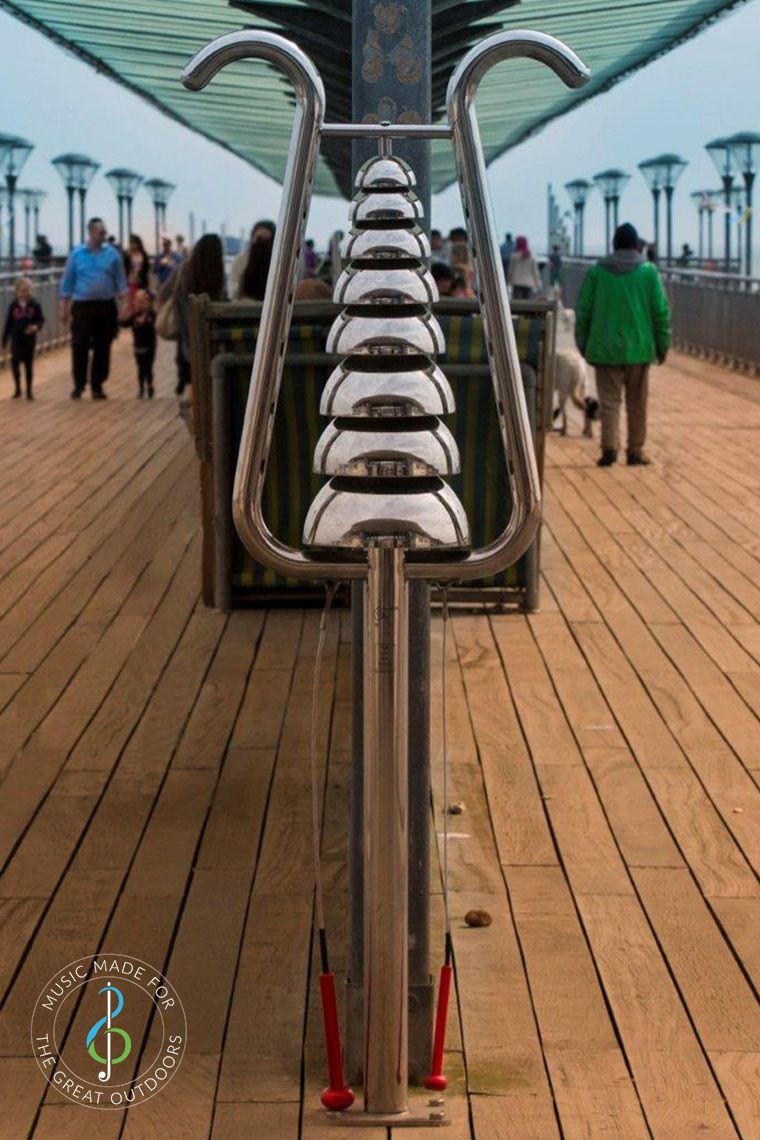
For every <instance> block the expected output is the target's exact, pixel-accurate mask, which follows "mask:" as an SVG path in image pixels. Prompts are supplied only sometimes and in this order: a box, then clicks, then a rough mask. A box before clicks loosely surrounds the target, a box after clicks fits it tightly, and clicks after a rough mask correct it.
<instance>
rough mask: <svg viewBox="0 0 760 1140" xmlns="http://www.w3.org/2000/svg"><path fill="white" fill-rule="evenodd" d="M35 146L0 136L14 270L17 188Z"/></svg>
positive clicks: (13, 138)
mask: <svg viewBox="0 0 760 1140" xmlns="http://www.w3.org/2000/svg"><path fill="white" fill-rule="evenodd" d="M33 150H34V144H33V143H30V142H27V141H26V139H20V138H18V137H17V136H16V135H0V171H1V172H2V173H3V174H5V186H6V189H7V191H8V197H7V205H8V261H9V264H10V268H11V269H13V267H14V263H15V260H16V186H17V184H18V176H19V174H20V173H21V170H22V167H23V165H24V163H25V162H26V160H27V158H28V157H29V155H30V154H31V153H32V151H33Z"/></svg>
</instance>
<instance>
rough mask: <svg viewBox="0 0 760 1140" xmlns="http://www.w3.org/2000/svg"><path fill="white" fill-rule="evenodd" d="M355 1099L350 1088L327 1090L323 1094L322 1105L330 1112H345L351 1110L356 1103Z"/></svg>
mask: <svg viewBox="0 0 760 1140" xmlns="http://www.w3.org/2000/svg"><path fill="white" fill-rule="evenodd" d="M354 1100H355V1097H354V1094H353V1091H352V1090H351V1089H349V1088H345V1089H330V1088H327V1089H325V1091H324V1092H323V1093H322V1104H323V1105H324V1106H325V1108H327V1109H329V1111H330V1112H344V1111H345V1109H347V1108H350V1107H351V1105H352V1104H353V1103H354Z"/></svg>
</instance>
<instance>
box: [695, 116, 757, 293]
mask: <svg viewBox="0 0 760 1140" xmlns="http://www.w3.org/2000/svg"><path fill="white" fill-rule="evenodd" d="M705 149H706V150H707V153H708V154H709V155H710V158H711V159H712V160H713V162H714V163H715V167H716V169H717V171H718V174H719V175H720V178H721V182H722V183H723V204H724V208H725V214H726V218H725V238H724V243H725V244H724V250H725V268H726V272H727V273H728V272H729V270H730V263H731V218H732V216H733V214H734V213H735V212H736V211H738V210H743V211H744V219H745V222H746V232H745V239H744V272H745V273H746V275H747V276H748V277H751V276H752V197H753V192H754V187H755V175H756V173H757V167H758V163H760V134H757V133H756V132H754V131H740V132H739V134H736V135H731V136H730V137H729V138H719V139H713V140H712V142H709V143H708V144H707V146H706V148H705ZM739 175H741V176H742V177H743V180H744V187H743V188H742V187H741V186H735V185H734V182H735V181H736V180H737V178H738V176H739ZM737 243H738V248H737V253H738V255H739V265H740V267H741V260H742V254H741V231H740V230H739V231H737Z"/></svg>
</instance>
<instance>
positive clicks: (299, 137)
mask: <svg viewBox="0 0 760 1140" xmlns="http://www.w3.org/2000/svg"><path fill="white" fill-rule="evenodd" d="M516 58H530V59H535V60H538V61H539V62H541V63H544V64H546V65H547V66H548V67H550V68H551V69H552V70H553V71H554V72H555V73H556V74H557V75H558V76H559V77H560V79H562V80H563V82H564V83H565V84H566V85H567V86H568V87H581V86H582V85H583V84H584V83H585V82H586V81H587V79H588V77H589V72H588V69H587V68H586V67H585V65H584V64H583V63H582V61H581V60H580V59H579V58H578V56H577V55H575V53H574V52H573V51H571V50H570V49H569V48H568V47H566V46H565V44H563V43H561V41H560V40H557V39H554V38H553V37H552V36H546V35H543V34H542V33H540V32H530V31H511V32H497V33H496V34H495V35H492V36H488V37H487V38H486V39H484V40H483V41H482V43H480V44H478V45H477V46H476V47H474V48H473V49H472V50H471V51H470V52H468V54H467V55H466V56H465V57H464V59H463V60H462V61H461V63H460V64H459V66H458V67H457V69H456V71H455V72H454V74H453V76H452V77H451V81H450V83H449V88H448V93H447V97H446V102H447V108H448V116H449V124H450V126H449V128H446V127H443V126H440V125H432V126H424V125H422V126H420V125H417V126H414V127H411V126H405V125H391V126H390V127H388V128H386V127H383V126H378V125H376V124H372V125H371V128H370V127H368V126H367V125H365V124H350V123H349V124H343V123H341V124H324V113H325V94H324V87H323V85H322V81H321V79H320V77H319V73H318V72H317V70H316V68H315V67H314V65H313V64H312V62H311V60H310V59H309V58H308V56H306V55H305V54H304V52H302V51H301V49H300V48H298V47H297V46H296V45H295V44H293V43H291V42H290V41H289V40H286V39H285V38H284V37H282V36H278V35H275V34H274V33H271V32H263V31H261V32H259V31H240V32H232V33H230V34H229V35H225V36H221V37H219V39H216V40H213V41H212V42H211V43H210V44H207V45H206V47H204V48H202V49H201V50H200V51H199V52H198V53H197V54H196V55H195V56H194V57H193V59H192V60H191V61H190V62H189V63H188V65H187V67H186V68H185V69H184V71H183V73H182V82H183V83H184V84H185V86H186V87H188V88H189V89H191V90H193V91H200V90H201V89H202V88H203V87H205V86H206V84H207V83H209V81H210V80H211V79H212V78H213V77H214V76H215V75H216V74H217V72H218V71H220V70H221V68H223V67H225V66H226V65H227V64H228V63H231V62H233V61H235V60H239V59H262V60H265V61H267V62H268V63H272V64H274V65H275V66H277V67H279V68H280V69H281V70H282V71H284V72H285V74H286V75H287V76H288V78H289V79H290V80H291V82H292V84H293V88H294V91H295V96H296V111H295V116H294V119H293V127H292V131H291V143H290V153H289V157H288V163H287V168H286V171H285V178H284V180H283V187H282V205H281V207H280V215H279V219H278V225H277V234H276V236H275V241H274V246H273V249H272V262H271V268H270V273H269V279H268V282H267V289H266V295H265V298H264V305H263V309H262V313H261V321H260V325H259V336H258V340H257V344H256V355H255V358H254V364H253V372H252V375H251V387H250V392H249V396H248V404H247V407H246V412H245V419H244V423H243V432H242V439H241V443H240V452H239V456H238V464H237V470H236V474H235V485H234V490H233V516H234V519H235V526H236V528H237V531H238V534H239V535H240V538H241V540H242V542H243V545H244V546H245V547H246V549H247V550H248V552H249V553H250V554H251V556H252V557H253V558H255V559H257V560H258V561H259V562H261V563H262V564H263V565H265V566H268V567H270V568H271V569H273V570H275V571H276V572H278V573H279V574H282V575H284V576H285V577H291V578H297V579H307V580H312V581H313V580H318V579H328V580H330V579H365V578H366V577H367V573H368V563H367V560H366V555H365V554H361V553H360V554H359V555H358V556H357V555H352V554H351V553H348V552H346V553H344V555H343V556H342V557H341V558H340V559H335V560H334V561H327V560H325V559H324V558H321V557H316V556H312V555H311V554H307V553H304V552H303V551H302V550H298V549H295V548H293V547H288V546H286V545H285V544H284V543H282V542H280V541H279V540H278V539H277V538H276V537H275V536H274V535H273V534H272V533H271V531H270V530H269V527H268V526H267V524H266V520H265V519H264V516H263V510H262V496H263V491H264V480H265V478H266V468H267V459H268V456H269V450H270V445H271V439H272V427H273V424H274V415H275V410H276V406H277V398H278V394H279V390H280V383H281V379H282V370H283V365H284V358H285V345H286V340H287V335H288V329H289V327H290V322H291V317H292V312H293V299H294V289H295V283H296V278H297V275H298V270H299V265H300V258H301V250H302V246H303V240H304V237H305V232H306V222H307V219H308V211H309V204H310V201H311V195H312V185H313V180H314V171H315V167H316V161H317V155H318V150H319V140H320V135H325V136H328V135H330V136H337V135H340V136H342V137H348V136H352V135H370V134H371V135H372V137H374V136H375V135H376V136H377V137H379V138H389V137H404V136H406V135H412V134H414V135H415V137H431V138H432V137H436V138H438V137H445V136H446V135H449V134H450V136H451V138H452V139H453V144H454V151H455V155H456V161H457V168H458V172H459V181H460V185H461V190H462V197H463V202H464V207H465V216H466V220H467V223H468V226H469V229H470V233H471V237H472V243H473V247H474V250H475V254H476V258H477V268H478V278H479V293H480V299H481V308H482V311H483V317H484V322H485V328H486V345H487V350H488V358H489V363H490V365H491V373H492V379H493V385H494V394H495V398H496V408H497V413H498V417H499V424H500V428H501V436H502V442H503V445H504V449H505V455H506V464H507V471H508V476H509V481H510V490H511V499H512V511H511V515H510V518H509V521H508V523H507V526H506V529H505V530H504V531H503V533H502V534H501V535H499V537H498V538H497V539H495V540H494V542H492V543H490V544H489V545H488V546H485V547H482V548H481V549H479V550H473V551H471V552H470V553H468V554H466V555H464V556H462V557H460V558H446V559H443V560H441V561H437V560H436V561H435V562H431V561H429V560H426V561H416V560H415V558H414V556H409V557H407V559H406V565H405V570H406V576H407V578H409V579H412V578H416V579H426V580H429V579H431V578H434V579H435V580H436V581H443V580H459V581H467V580H472V579H474V578H485V577H488V576H490V575H491V574H495V573H498V572H499V571H500V570H503V569H504V568H505V567H506V566H509V565H510V564H512V563H513V562H515V561H516V560H517V559H518V558H519V557H520V555H521V554H523V553H524V552H525V551H526V550H527V548H528V547H529V546H530V543H531V542H532V540H533V538H534V536H535V534H536V531H537V529H538V526H539V522H540V510H541V489H540V483H539V478H538V470H537V467H536V459H535V451H534V448H533V440H532V436H531V431H530V423H529V420H528V414H527V408H526V404H525V396H524V393H523V387H522V380H521V374H520V366H519V360H518V356H517V347H516V344H515V337H514V331H513V328H512V318H511V313H510V308H509V300H508V297H507V289H506V283H505V281H504V271H503V268H502V264H501V257H500V254H499V248H498V242H497V238H496V230H495V227H494V226H493V224H492V220H491V205H490V197H489V194H488V185H487V180H486V170H485V160H484V156H483V148H482V144H481V140H480V131H479V129H478V123H477V115H476V112H475V95H476V93H477V90H478V86H479V84H480V81H481V80H482V78H483V76H484V75H485V74H486V73H487V72H488V71H489V70H490V69H491V67H493V66H494V65H495V64H496V63H499V62H501V61H502V60H505V59H516Z"/></svg>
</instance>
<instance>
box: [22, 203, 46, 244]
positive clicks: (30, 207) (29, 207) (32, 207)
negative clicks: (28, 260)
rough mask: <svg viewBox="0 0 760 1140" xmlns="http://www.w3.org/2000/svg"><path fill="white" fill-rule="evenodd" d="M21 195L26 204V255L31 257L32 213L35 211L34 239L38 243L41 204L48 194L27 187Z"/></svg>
mask: <svg viewBox="0 0 760 1140" xmlns="http://www.w3.org/2000/svg"><path fill="white" fill-rule="evenodd" d="M19 195H20V197H21V201H22V202H23V203H24V253H25V254H26V256H27V257H29V255H30V253H31V252H32V238H31V226H30V222H31V217H32V211H34V237H35V241H36V239H37V234H38V232H39V225H38V223H39V215H40V204H41V203H42V202H43V201H44V199H45V197H46V193H45V191H44V190H31V189H29V188H28V187H25V188H24V189H23V190H19Z"/></svg>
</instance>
